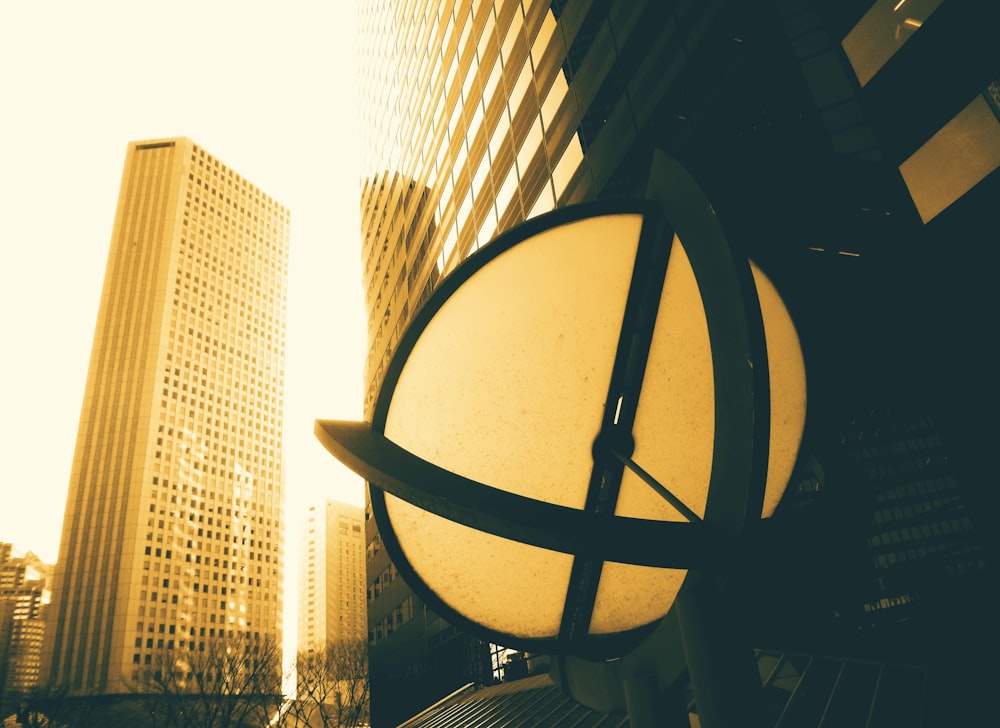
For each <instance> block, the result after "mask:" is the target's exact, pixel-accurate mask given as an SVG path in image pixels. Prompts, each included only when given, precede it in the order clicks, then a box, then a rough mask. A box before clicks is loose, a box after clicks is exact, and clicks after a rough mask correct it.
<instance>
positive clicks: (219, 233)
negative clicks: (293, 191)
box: [45, 138, 289, 695]
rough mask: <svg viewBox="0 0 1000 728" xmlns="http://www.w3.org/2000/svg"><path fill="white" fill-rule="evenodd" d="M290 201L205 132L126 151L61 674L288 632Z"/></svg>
mask: <svg viewBox="0 0 1000 728" xmlns="http://www.w3.org/2000/svg"><path fill="white" fill-rule="evenodd" d="M288 246H289V215H288V212H287V211H286V210H285V208H283V207H282V206H281V205H280V204H278V203H277V202H275V200H273V199H272V198H271V197H269V196H268V195H267V194H265V193H264V192H262V191H261V190H260V189H258V188H257V187H255V186H254V185H252V184H250V183H249V182H247V181H246V180H245V179H243V178H242V177H241V176H240V175H238V174H236V173H235V172H234V171H233V170H232V169H231V168H230V167H227V166H226V165H224V164H222V163H221V162H220V161H219V160H217V159H215V158H214V157H212V156H211V155H210V154H208V153H207V152H206V151H205V150H204V149H202V148H201V147H199V146H198V145H196V144H194V143H193V142H192V141H190V140H189V139H184V138H175V139H162V140H152V141H144V142H133V143H130V144H129V145H128V149H127V152H126V157H125V165H124V172H123V174H122V183H121V190H120V194H119V198H118V209H117V213H116V215H115V224H114V229H113V232H112V240H111V246H110V251H109V254H108V263H107V272H106V275H105V281H104V289H103V294H102V297H101V305H100V310H99V312H98V317H97V330H96V333H95V335H94V344H93V350H92V354H91V360H90V368H89V372H88V376H87V387H86V392H85V395H84V401H83V407H82V411H81V416H80V427H79V432H78V435H77V444H76V452H75V455H74V460H73V469H72V474H71V479H70V486H69V495H68V497H67V502H66V513H65V520H64V522H63V531H62V539H61V543H60V550H59V559H58V562H57V565H56V569H55V577H54V585H53V601H52V604H51V605H50V609H49V619H48V622H47V627H46V634H45V645H46V647H45V654H46V664H47V665H49V666H50V668H51V669H50V674H49V682H50V683H51V684H52V685H56V686H65V687H67V688H68V689H69V690H70V691H71V694H78V695H93V694H103V693H125V692H128V691H129V690H131V689H133V688H132V687H130V686H131V685H132V680H133V678H134V676H135V675H136V674H137V673H138V672H139V671H140V670H142V669H144V666H146V665H150V664H155V660H154V658H156V657H157V656H162V655H163V654H164V653H165V652H166V653H167V654H169V653H173V654H176V655H177V656H178V659H179V658H181V657H182V656H184V655H186V654H199V653H202V652H205V650H206V645H209V646H210V645H211V643H212V642H213V641H216V640H220V639H223V638H233V637H234V636H237V637H240V638H244V637H246V638H248V639H250V640H253V641H258V642H259V641H261V640H265V639H274V640H275V641H276V643H277V644H279V645H280V640H281V618H282V578H283V573H282V570H283V560H284V543H283V538H284V537H283V517H284V513H283V507H284V506H283V488H284V482H283V479H284V465H283V456H282V413H283V407H284V403H283V397H284V357H285V309H286V296H287V290H286V289H287V277H288Z"/></svg>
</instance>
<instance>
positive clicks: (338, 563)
mask: <svg viewBox="0 0 1000 728" xmlns="http://www.w3.org/2000/svg"><path fill="white" fill-rule="evenodd" d="M305 525H306V530H305V535H304V537H303V554H302V562H301V578H300V580H299V620H298V621H299V634H298V649H299V651H300V652H301V651H307V652H311V651H314V650H322V649H323V648H324V647H325V646H326V645H327V644H328V643H330V642H338V641H361V642H363V641H364V640H365V636H366V634H367V631H368V627H367V624H366V622H365V538H364V511H363V509H362V508H361V507H360V506H352V505H350V504H348V503H340V502H338V501H334V500H328V501H326V502H324V503H323V504H322V505H319V506H310V507H309V511H308V514H307V515H306V524H305Z"/></svg>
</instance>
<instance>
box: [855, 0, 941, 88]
mask: <svg viewBox="0 0 1000 728" xmlns="http://www.w3.org/2000/svg"><path fill="white" fill-rule="evenodd" d="M941 2H942V0H879V1H878V2H876V3H875V4H874V5H873V6H872V7H871V9H870V10H869V11H868V12H867V13H865V14H864V16H863V17H862V18H861V20H860V21H858V24H857V25H855V26H854V28H852V29H851V32H850V33H848V34H847V37H845V38H844V41H843V47H844V53H846V54H847V58H848V60H850V62H851V66H852V67H853V68H854V73H855V75H856V76H857V77H858V83H860V84H861V85H862V86H864V85H865V84H866V83H868V82H869V81H870V80H871V79H872V78H873V77H874V76H875V74H876V73H878V72H879V69H881V68H882V66H884V65H885V64H886V63H887V62H888V60H889V59H890V58H892V57H893V55H895V53H896V51H898V50H899V49H900V48H902V47H903V44H904V43H906V41H908V40H909V39H910V38H911V37H912V36H913V34H914V33H915V32H917V31H918V30H919V29H920V27H921V26H922V25H923V24H924V22H925V21H926V20H927V18H929V17H930V16H931V13H933V12H934V11H935V10H937V8H938V6H939V5H940V4H941Z"/></svg>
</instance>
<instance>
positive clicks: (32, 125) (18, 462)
mask: <svg viewBox="0 0 1000 728" xmlns="http://www.w3.org/2000/svg"><path fill="white" fill-rule="evenodd" d="M354 27H355V11H354V4H353V2H352V0H326V1H322V0H291V1H288V2H282V3H277V2H260V1H259V0H241V1H239V2H236V1H233V0H225V1H224V2H216V1H213V0H198V1H195V0H172V1H171V2H158V3H152V2H142V1H141V0H132V1H131V2H124V1H120V0H114V1H109V0H95V1H94V2H85V3H84V2H78V1H76V0H52V1H50V2H3V3H0V104H2V108H3V113H2V116H0V132H2V135H0V140H2V141H0V143H2V144H3V156H2V160H0V219H2V221H3V223H2V231H3V232H2V246H3V248H2V249H3V283H2V285H0V303H2V306H0V311H2V317H3V318H2V321H3V329H4V331H3V339H2V340H3V355H2V356H0V387H2V390H0V391H2V404H0V418H2V420H0V427H2V431H0V462H2V476H0V478H2V480H0V493H2V497H0V541H9V542H13V543H14V545H15V547H17V548H18V549H20V550H22V551H24V550H29V549H30V550H32V551H34V552H35V553H37V554H38V555H39V556H41V557H42V558H43V560H45V561H48V562H53V561H55V559H56V557H57V555H58V544H59V534H60V528H61V523H62V516H63V510H64V506H65V499H66V491H67V487H68V479H69V474H70V468H71V464H72V457H73V448H74V445H75V437H76V429H77V424H78V419H79V415H80V405H81V402H82V399H83V389H84V383H85V380H86V375H87V366H88V360H89V356H90V346H91V341H92V337H93V333H94V326H95V323H96V318H97V308H98V302H99V299H100V293H101V286H102V283H103V279H104V266H105V262H106V259H107V252H108V245H109V242H110V237H111V228H112V224H113V222H114V214H115V204H116V200H117V197H118V187H119V182H120V180H121V172H122V164H123V162H124V159H125V149H126V145H127V143H128V142H129V141H132V140H139V139H153V138H159V137H171V136H186V137H189V138H191V139H192V140H194V142H195V143H196V144H198V145H200V146H202V147H203V148H204V149H205V150H206V151H207V152H209V153H210V154H212V155H213V156H215V157H216V158H217V159H219V160H220V161H221V162H222V163H224V164H226V165H227V166H229V167H231V168H232V169H233V170H234V171H235V172H237V173H238V174H240V175H242V176H243V177H245V178H246V179H247V180H249V181H250V182H252V183H253V184H255V185H257V186H258V187H260V188H261V189H262V190H264V191H265V192H267V193H268V194H269V195H271V196H272V197H273V198H275V199H276V200H277V201H278V202H280V203H281V204H283V205H284V206H285V207H287V208H288V209H289V210H290V212H291V218H292V232H291V262H290V280H289V313H288V348H287V357H286V397H285V403H286V419H285V453H286V457H285V462H286V493H287V494H288V495H287V499H286V515H287V519H288V521H287V526H286V550H287V553H286V556H287V558H286V564H287V566H288V567H289V569H290V570H291V569H293V568H294V565H295V562H296V561H297V556H298V554H297V551H298V544H299V541H298V535H297V534H298V533H300V531H301V528H300V526H301V524H302V518H303V515H304V509H305V507H306V504H307V503H308V502H309V501H310V500H314V501H321V500H322V499H324V498H326V497H331V498H337V499H339V500H346V501H349V502H353V503H356V504H358V505H361V504H362V502H363V490H362V484H361V481H360V479H358V478H357V477H355V476H354V475H352V474H351V473H349V472H348V471H347V470H345V469H344V468H343V467H342V466H341V465H340V464H339V463H337V462H336V461H335V460H334V459H333V457H332V456H330V455H328V454H327V453H326V451H325V450H324V449H323V448H322V447H321V446H320V445H319V443H318V442H317V441H316V439H315V437H314V436H313V422H314V420H316V419H317V418H319V419H360V418H361V397H362V395H361V391H362V385H361V379H362V363H363V357H364V348H365V345H364V336H365V334H364V330H365V324H364V307H363V302H362V293H361V283H360V257H361V256H360V242H359V239H360V238H359V234H358V200H359V188H358V179H359V174H358V171H357V162H356V159H357V152H358V141H357V135H356V133H355V128H356V118H357V113H356V105H357V104H356V89H355V87H356V81H355V79H356V72H355V56H354V53H355V50H354V37H353V33H354ZM291 575H292V576H293V577H294V573H293V574H291ZM295 591H296V587H295V581H294V579H292V580H290V581H288V582H287V586H286V591H285V595H286V600H288V599H293V598H294V594H295Z"/></svg>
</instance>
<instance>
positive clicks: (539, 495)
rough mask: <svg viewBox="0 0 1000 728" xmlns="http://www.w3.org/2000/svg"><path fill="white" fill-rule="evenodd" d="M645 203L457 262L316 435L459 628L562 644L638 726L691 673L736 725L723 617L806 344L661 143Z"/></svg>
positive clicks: (556, 222) (565, 214)
mask: <svg viewBox="0 0 1000 728" xmlns="http://www.w3.org/2000/svg"><path fill="white" fill-rule="evenodd" d="M649 197H650V199H648V200H644V201H639V202H608V203H590V204H587V205H581V206H575V207H569V208H563V209H560V210H556V211H555V212H552V213H550V214H548V215H545V216H542V217H539V218H535V219H532V220H529V221H528V222H526V223H524V224H523V225H521V226H520V227H518V228H516V229H514V230H512V231H510V232H508V233H505V234H504V235H501V236H500V237H498V238H497V239H496V240H495V241H493V242H492V243H491V244H490V245H489V246H487V247H485V248H483V249H482V250H480V251H479V252H477V253H476V254H474V255H473V256H470V257H469V258H468V259H467V260H466V261H465V262H463V263H462V264H461V265H460V266H459V267H458V268H457V269H456V270H455V271H454V273H452V274H451V275H450V276H449V277H447V278H446V279H444V280H443V281H442V283H441V284H440V286H439V287H438V289H437V290H436V291H435V293H434V294H433V295H432V296H431V298H430V299H429V301H428V302H427V303H426V304H425V305H424V307H423V308H422V309H421V310H420V311H419V312H418V314H417V316H416V317H415V319H414V321H413V322H412V324H411V325H410V327H409V329H408V330H407V332H406V334H405V335H404V336H403V338H402V340H401V342H400V345H399V347H398V348H397V350H396V352H395V353H394V356H393V359H392V362H391V363H390V366H389V368H388V370H387V373H386V377H385V380H384V382H383V385H382V387H381V390H380V393H379V397H378V399H377V402H376V405H375V408H374V413H373V418H372V422H371V423H354V422H341V421H318V422H317V423H316V434H317V436H318V438H319V439H320V440H321V441H322V443H323V444H324V446H326V447H327V449H328V450H329V451H330V452H331V453H333V454H334V455H335V456H336V457H337V458H338V459H340V460H342V461H343V462H344V463H345V464H346V465H348V466H349V467H350V468H352V469H353V470H355V471H356V472H357V473H359V474H360V475H362V476H363V477H365V478H366V479H367V480H368V481H369V483H370V485H371V488H370V494H371V503H372V508H373V511H374V515H375V518H376V522H377V524H378V527H379V531H380V533H381V535H382V539H383V541H384V543H385V545H386V548H387V550H389V552H390V556H391V557H392V560H393V562H394V563H395V565H396V566H397V568H398V569H399V571H400V573H401V574H402V575H403V577H404V579H405V580H406V581H407V583H408V584H409V585H410V586H411V588H413V589H414V591H416V592H418V593H419V594H420V596H421V597H422V598H423V599H424V600H425V601H426V602H427V603H428V604H429V605H430V606H431V607H432V608H433V609H434V610H435V611H437V612H438V613H439V614H441V615H442V616H443V617H445V618H446V619H447V620H448V621H450V622H452V623H453V624H455V625H457V626H460V627H463V628H465V629H467V630H470V631H473V632H477V633H479V634H481V635H483V636H484V637H486V638H488V639H489V640H491V641H493V642H496V643H498V644H503V645H506V646H511V647H519V648H521V649H524V650H527V651H534V652H542V653H548V654H551V655H553V656H554V659H555V668H554V674H555V676H556V677H557V679H558V680H559V681H560V682H561V684H562V685H563V687H564V688H565V689H566V690H567V691H568V692H570V693H571V694H572V695H573V697H575V698H576V699H578V700H580V701H581V702H583V703H585V704H591V705H593V706H594V707H600V708H605V709H606V708H609V707H616V706H617V705H618V704H619V703H621V702H623V701H624V703H625V704H626V705H625V706H624V707H628V708H629V711H630V716H631V718H632V723H633V725H634V726H636V727H637V728H638V727H640V726H641V725H643V724H644V721H646V722H649V721H653V720H654V718H652V717H650V716H652V715H653V714H655V709H654V708H653V707H651V706H652V704H651V702H650V700H651V696H653V695H655V693H656V692H657V691H658V690H659V689H660V688H662V687H663V685H664V683H665V680H669V681H672V680H673V679H675V678H676V677H677V675H674V674H672V673H674V672H677V671H678V670H683V669H684V667H686V668H687V669H688V670H689V672H690V675H691V681H692V684H693V687H694V691H695V697H696V700H697V701H698V704H699V714H700V717H701V719H702V725H705V726H713V725H730V724H735V722H734V721H736V720H739V721H740V723H741V724H742V725H746V724H748V723H752V719H750V718H748V712H747V711H748V710H750V711H752V707H750V706H748V705H747V704H746V703H747V701H751V702H752V700H753V697H752V693H753V690H752V688H751V689H744V688H745V685H746V684H747V680H745V679H743V678H741V677H739V676H738V675H737V672H738V671H737V672H734V671H733V666H732V664H731V663H732V659H731V658H732V655H731V654H728V651H731V649H732V641H731V640H730V639H729V638H728V637H727V636H726V635H727V634H728V632H729V631H731V626H730V625H727V624H724V623H722V622H724V621H725V619H724V617H718V616H715V617H713V616H712V615H713V614H716V613H719V612H721V611H722V610H723V608H724V604H723V603H722V602H720V596H719V589H720V588H722V587H723V586H724V585H725V583H726V582H725V575H726V572H727V569H729V568H731V566H732V564H733V559H734V556H735V555H736V553H737V549H738V548H739V547H740V545H741V543H742V542H743V541H744V540H745V539H746V538H747V537H748V535H749V534H750V532H751V531H752V527H753V524H754V522H756V521H758V520H759V519H760V518H761V516H762V515H763V516H767V515H770V513H771V512H772V511H773V510H774V507H775V506H776V505H777V502H778V500H779V499H780V497H781V493H782V492H783V489H784V486H785V484H786V483H787V481H788V477H789V475H790V472H791V469H792V466H793V464H794V460H795V456H796V453H797V450H798V444H799V441H800V439H801V433H802V428H803V424H804V420H805V375H804V368H803V364H802V355H801V351H800V349H799V345H798V339H797V336H796V334H795V329H794V327H793V325H792V323H791V319H790V318H789V316H788V313H787V311H786V310H785V308H784V305H783V304H782V303H781V299H780V297H779V296H778V295H777V292H776V291H775V290H774V288H773V286H772V285H771V284H770V282H769V281H768V280H767V279H766V277H765V276H764V275H763V274H762V273H761V272H760V271H759V270H757V269H756V268H754V267H753V266H751V265H750V264H749V263H748V262H747V261H746V260H745V259H740V258H739V257H737V256H734V255H733V253H732V251H731V249H730V247H729V245H728V244H727V242H726V238H725V235H724V234H723V232H722V228H721V226H720V225H719V223H718V220H717V219H716V217H715V213H714V211H713V210H712V208H711V206H710V205H709V203H708V201H707V199H706V198H705V196H704V194H703V193H702V192H701V190H700V188H698V186H697V184H695V182H694V180H693V179H692V178H691V177H690V176H689V175H688V174H687V172H686V171H685V170H684V169H683V168H682V167H681V166H680V165H679V164H677V163H676V162H675V161H673V160H672V159H670V158H668V157H666V156H664V155H658V156H657V159H656V161H655V163H654V168H653V175H652V177H651V183H650V190H649ZM498 593H502V594H504V596H505V598H503V599H497V598H496V594H498ZM518 595H520V598H518ZM675 604H676V608H673V609H672V607H674V605H675ZM720 619H721V620H722V622H720ZM678 630H679V634H680V639H681V642H682V643H683V651H684V655H683V656H682V657H683V659H681V658H679V657H677V655H676V653H677V652H678V649H677V647H676V643H677V639H676V635H677V634H678ZM671 643H673V644H674V645H675V646H674V647H670V646H669V645H670V644H671ZM660 648H662V649H664V650H666V651H668V652H671V653H673V654H672V655H670V656H669V658H668V660H669V661H671V662H670V665H673V667H671V666H669V665H667V664H666V663H664V662H663V657H664V656H663V655H659V656H656V655H654V654H653V653H656V652H658V651H659V650H660ZM644 655H645V657H644ZM747 657H748V659H749V654H748V655H747ZM650 661H651V662H650ZM667 673H671V674H667ZM741 680H743V683H742V686H741V685H740V684H739V683H740V681H741ZM609 681H610V682H609ZM598 685H600V686H602V687H600V688H598V687H597V686H598ZM756 687H757V689H758V690H759V682H757V686H756ZM741 696H743V697H741ZM720 702H721V704H719V703H720ZM751 715H752V713H751Z"/></svg>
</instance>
